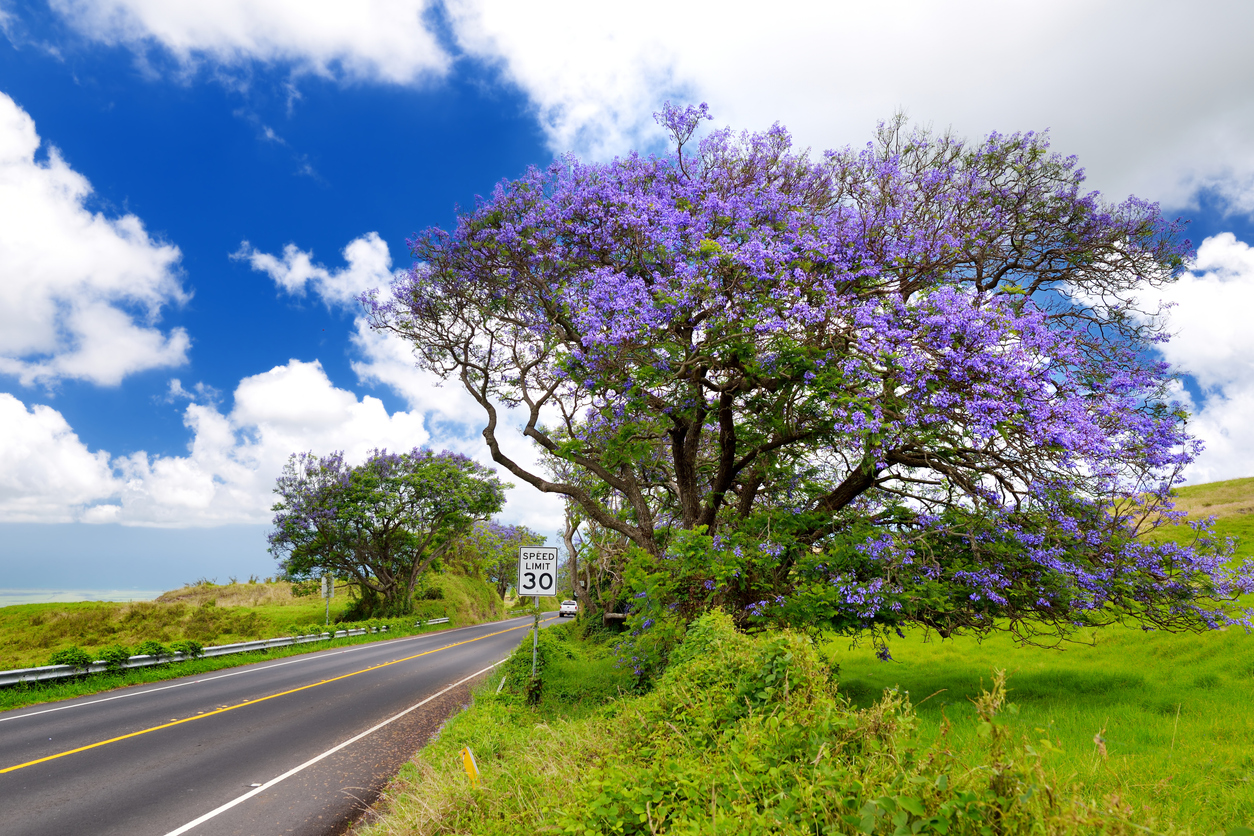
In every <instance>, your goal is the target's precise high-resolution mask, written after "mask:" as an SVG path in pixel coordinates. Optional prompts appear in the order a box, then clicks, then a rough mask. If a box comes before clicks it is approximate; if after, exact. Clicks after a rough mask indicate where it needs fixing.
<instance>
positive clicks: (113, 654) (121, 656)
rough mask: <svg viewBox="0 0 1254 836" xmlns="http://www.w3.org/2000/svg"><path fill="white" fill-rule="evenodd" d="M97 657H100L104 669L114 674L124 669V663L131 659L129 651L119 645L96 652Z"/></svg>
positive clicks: (112, 645)
mask: <svg viewBox="0 0 1254 836" xmlns="http://www.w3.org/2000/svg"><path fill="white" fill-rule="evenodd" d="M97 655H98V656H99V657H100V661H102V662H104V663H105V669H106V670H110V671H114V672H116V671H120V670H122V669H123V668H125V667H126V663H127V662H129V661H130V659H131V651H129V650H127V649H126V648H125V647H123V646H122V645H120V644H111V645H109V646H108V647H106V648H104V649H103V650H100V651H98V653H97Z"/></svg>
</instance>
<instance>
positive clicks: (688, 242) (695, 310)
mask: <svg viewBox="0 0 1254 836" xmlns="http://www.w3.org/2000/svg"><path fill="white" fill-rule="evenodd" d="M706 116H707V114H706V111H705V107H704V105H703V106H701V107H699V108H676V107H671V106H669V105H668V106H667V108H666V109H665V110H664V111H663V112H662V113H661V114H659V115H658V117H659V121H660V122H661V123H662V124H663V125H664V126H665V127H666V128H667V129H668V130H669V131H670V133H671V136H672V139H673V144H674V151H673V153H671V154H669V155H667V156H662V157H646V156H641V155H636V154H632V155H630V156H627V157H625V158H620V159H615V160H614V161H613V162H610V163H605V164H600V163H583V162H580V161H578V160H577V159H575V158H573V157H569V156H568V157H562V158H560V159H558V160H557V161H556V162H554V163H553V164H552V165H551V166H550V167H548V168H547V169H545V170H539V169H532V170H530V171H528V172H527V173H526V175H525V176H523V177H522V178H521V179H518V180H514V181H507V182H502V183H501V184H500V185H498V186H497V188H496V190H495V192H494V193H493V195H492V196H491V198H490V199H486V200H481V201H480V202H479V204H478V205H477V207H476V208H475V209H474V211H472V212H468V213H465V214H463V215H461V216H460V217H459V219H458V222H457V226H456V229H454V230H453V231H452V232H447V231H444V230H440V229H432V230H429V231H427V232H426V233H424V234H422V235H420V236H418V237H417V238H416V239H415V240H413V241H411V242H410V245H411V249H412V253H413V255H414V257H415V259H416V264H415V266H414V268H413V269H412V270H411V271H409V272H408V274H406V275H404V276H403V277H402V278H400V279H398V280H397V281H396V282H395V283H394V285H393V287H392V288H391V291H390V293H388V294H383V295H380V294H379V293H370V294H366V296H364V297H363V301H364V303H365V304H366V305H367V309H368V312H369V315H370V317H371V319H372V323H373V325H374V327H376V328H378V329H384V330H387V331H391V332H393V333H395V334H398V335H400V336H401V337H403V338H405V339H407V340H408V341H410V342H411V343H412V344H413V346H414V350H415V353H416V355H417V358H418V362H419V365H420V366H422V367H423V368H425V369H428V370H430V371H433V372H435V373H436V374H437V375H439V376H440V377H442V378H445V379H454V380H458V381H460V383H461V384H462V385H463V386H464V387H465V388H466V390H467V391H468V392H469V393H470V394H471V395H472V396H473V397H474V398H475V399H476V400H477V401H478V403H479V405H480V406H481V407H482V409H483V412H484V416H485V424H486V426H485V428H484V431H483V435H484V438H485V439H486V441H487V444H488V447H489V448H490V450H491V453H492V456H493V459H494V460H495V461H496V462H498V463H500V464H501V465H503V466H504V467H505V468H506V469H508V470H509V471H510V472H511V473H512V474H514V475H515V476H516V477H517V478H519V479H521V480H523V481H525V482H527V483H528V484H531V485H533V486H535V487H536V488H538V489H540V490H541V491H546V492H550V493H557V494H561V495H564V496H565V497H567V499H568V501H570V502H572V503H574V504H576V505H577V506H578V508H579V510H580V512H581V513H582V514H583V515H584V516H585V517H586V519H587V520H588V521H589V522H590V524H594V525H596V526H598V527H600V528H601V529H604V530H606V531H611V532H615V533H616V534H617V535H618V536H620V537H622V538H623V539H624V540H626V541H629V542H630V543H633V544H634V545H635V546H636V547H637V548H638V550H640V551H641V552H642V553H643V554H645V555H648V556H650V559H651V560H652V561H653V570H654V571H653V576H655V577H665V578H668V579H669V580H668V583H669V584H670V586H669V587H668V589H669V592H668V593H667V594H668V595H669V596H670V597H671V598H672V603H674V604H677V605H679V606H681V607H696V606H707V605H717V606H723V607H728V608H730V609H732V610H733V611H734V612H736V613H738V614H739V615H740V616H741V617H742V618H752V617H755V616H760V617H768V616H780V615H782V616H784V617H787V618H794V619H798V620H805V621H808V622H811V623H814V622H816V621H817V622H822V623H827V624H831V625H833V626H836V627H838V628H842V629H849V630H860V629H866V628H868V627H872V628H875V627H879V628H880V629H884V628H886V627H890V626H892V625H894V624H897V623H899V622H903V621H914V622H921V623H923V624H927V625H931V626H933V627H935V628H936V629H938V630H940V631H941V632H942V634H945V635H948V634H949V633H950V632H952V631H954V630H959V629H974V630H984V629H990V628H991V627H993V626H994V625H1000V626H1010V627H1011V628H1012V629H1015V630H1018V631H1020V632H1021V633H1024V634H1032V633H1034V632H1036V631H1037V630H1039V629H1040V627H1041V626H1042V625H1044V626H1046V627H1047V628H1048V629H1049V630H1051V631H1054V632H1064V633H1065V632H1066V631H1067V630H1068V629H1070V628H1072V627H1074V626H1075V625H1082V624H1094V623H1104V622H1106V621H1110V620H1112V619H1120V618H1131V619H1134V620H1136V621H1138V622H1141V623H1144V624H1147V625H1154V626H1158V627H1162V628H1167V629H1185V628H1200V627H1208V626H1215V625H1217V624H1219V623H1226V622H1227V620H1228V619H1229V618H1230V617H1231V610H1230V609H1229V608H1228V607H1227V606H1226V604H1225V602H1226V601H1229V600H1231V599H1232V598H1234V597H1235V596H1236V595H1237V594H1239V593H1240V592H1241V591H1243V590H1244V591H1248V590H1250V589H1251V588H1252V581H1251V578H1252V577H1254V568H1252V567H1251V566H1250V565H1249V564H1246V565H1244V566H1241V567H1235V568H1233V567H1229V566H1228V559H1229V556H1230V550H1229V549H1228V548H1227V547H1226V546H1225V544H1223V543H1217V542H1215V541H1214V540H1213V538H1210V537H1208V536H1207V534H1206V531H1205V530H1204V529H1202V530H1200V531H1199V533H1198V534H1199V536H1198V538H1197V540H1196V542H1194V543H1193V544H1192V545H1191V546H1188V547H1182V546H1176V545H1164V544H1161V543H1156V542H1151V541H1148V540H1147V539H1146V538H1145V537H1144V536H1143V535H1144V534H1145V532H1146V531H1147V530H1149V529H1151V528H1153V527H1156V526H1159V525H1162V524H1164V523H1171V522H1178V515H1175V516H1173V514H1172V512H1171V510H1170V509H1171V503H1170V498H1169V496H1170V490H1171V488H1172V486H1173V484H1174V483H1175V482H1176V481H1177V480H1178V477H1179V473H1180V471H1181V469H1182V468H1183V467H1184V466H1185V465H1187V464H1188V462H1190V461H1191V460H1192V459H1193V457H1194V456H1195V455H1196V454H1197V452H1198V450H1199V449H1200V448H1199V444H1198V443H1197V442H1196V441H1195V440H1194V439H1192V438H1191V437H1190V436H1189V435H1188V434H1187V432H1186V428H1185V421H1186V417H1187V416H1186V415H1185V413H1184V412H1183V410H1182V409H1181V408H1180V407H1179V406H1178V405H1177V404H1175V403H1173V402H1171V400H1170V394H1171V387H1172V384H1173V380H1172V376H1171V373H1170V371H1169V369H1168V368H1167V367H1166V366H1165V365H1164V364H1162V363H1160V362H1159V361H1158V360H1157V359H1156V358H1155V354H1154V351H1153V348H1154V345H1155V343H1156V342H1157V341H1159V340H1161V339H1163V331H1162V327H1163V326H1162V321H1161V319H1160V318H1159V317H1158V316H1157V315H1156V314H1157V312H1156V311H1152V310H1151V311H1142V310H1139V309H1138V306H1137V302H1138V299H1139V298H1142V297H1143V296H1144V295H1145V294H1146V292H1147V291H1150V290H1152V289H1153V288H1157V287H1160V286H1162V285H1164V284H1167V283H1170V282H1172V281H1174V280H1175V279H1176V277H1177V276H1178V274H1179V273H1180V272H1181V271H1182V270H1183V269H1184V266H1185V264H1186V260H1187V258H1188V256H1189V253H1190V249H1189V243H1188V241H1186V240H1183V239H1182V237H1181V232H1182V230H1181V226H1180V224H1179V223H1174V222H1168V221H1164V220H1163V219H1162V217H1161V216H1160V214H1159V210H1158V207H1157V206H1156V205H1154V204H1151V203H1146V202H1144V201H1141V200H1138V199H1136V198H1129V199H1128V200H1126V201H1124V202H1122V203H1118V204H1108V203H1105V202H1104V201H1103V200H1102V199H1101V198H1100V196H1099V195H1097V194H1096V193H1092V192H1085V191H1083V189H1082V186H1083V180H1084V176H1083V171H1082V170H1081V169H1080V168H1078V166H1077V164H1076V161H1075V160H1074V158H1070V157H1063V156H1060V155H1058V154H1056V153H1052V152H1051V151H1050V150H1049V147H1048V143H1047V141H1046V138H1045V137H1044V136H1041V135H1037V134H1031V133H1028V134H1012V135H1002V134H992V135H990V136H988V137H987V138H985V139H984V140H983V141H980V142H976V143H969V142H966V141H963V140H961V139H957V138H954V137H952V136H936V135H930V134H928V133H926V132H919V131H910V130H908V129H907V127H906V126H905V125H904V123H903V121H902V120H900V119H899V120H896V121H893V122H891V123H889V124H886V125H884V126H882V127H881V129H880V131H879V133H878V135H877V138H876V140H875V141H874V142H872V143H869V144H868V145H867V146H866V147H865V148H861V149H847V150H843V151H830V152H827V153H825V154H822V155H821V156H817V157H816V156H812V155H809V154H808V153H804V152H797V151H794V150H793V148H792V146H791V141H790V138H789V135H788V133H787V132H786V131H785V130H784V129H783V128H781V127H778V126H776V127H775V128H773V129H771V130H769V131H767V132H765V133H760V134H740V135H737V134H734V133H732V132H731V131H729V130H721V131H713V132H711V133H709V134H708V135H707V136H706V137H705V138H704V139H702V140H701V141H700V142H699V143H695V146H696V147H695V150H694V149H693V147H692V146H693V145H694V142H693V141H692V139H693V136H694V132H695V130H696V128H697V126H698V124H699V122H700V120H701V119H702V118H705V117H706ZM502 405H504V406H509V407H515V408H519V409H520V410H521V413H522V415H523V418H524V420H525V428H524V433H525V435H526V436H527V437H529V438H530V439H531V440H532V441H533V442H534V443H535V444H537V445H539V447H540V448H541V449H542V451H543V452H544V453H545V455H546V456H547V458H548V459H549V460H550V461H551V462H552V461H556V462H558V465H557V466H550V467H548V468H546V469H537V468H535V467H528V466H527V465H526V464H524V463H523V462H521V461H520V460H519V459H517V458H516V457H514V456H511V455H509V454H508V453H507V452H506V451H505V450H503V448H502V446H501V444H500V443H499V438H498V435H499V432H500V417H499V415H498V409H499V407H500V406H502ZM681 535H682V536H681ZM702 538H704V539H702ZM668 561H669V562H668ZM681 564H682V570H681V569H680V568H679V567H680V566H681ZM648 574H649V573H648V572H646V573H645V576H648Z"/></svg>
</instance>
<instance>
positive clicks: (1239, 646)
mask: <svg viewBox="0 0 1254 836" xmlns="http://www.w3.org/2000/svg"><path fill="white" fill-rule="evenodd" d="M1179 499H1180V503H1179V504H1180V507H1181V508H1182V509H1183V510H1186V511H1189V512H1190V514H1191V517H1197V516H1199V515H1208V514H1214V515H1215V516H1216V517H1217V521H1216V526H1215V528H1216V533H1217V534H1219V535H1221V536H1233V537H1236V538H1238V541H1237V544H1236V549H1235V555H1234V558H1233V559H1234V560H1241V559H1243V558H1245V557H1247V556H1249V555H1251V554H1254V537H1250V536H1249V534H1248V533H1247V530H1248V527H1249V526H1250V524H1251V523H1254V513H1250V511H1249V509H1254V479H1242V480H1234V481H1231V482H1221V483H1214V484H1210V485H1199V486H1192V487H1187V488H1182V489H1180V490H1179ZM1178 530H1179V529H1159V532H1158V533H1157V536H1170V534H1171V532H1175V531H1178ZM1250 533H1254V532H1250ZM1241 603H1244V604H1250V603H1254V602H1252V601H1250V600H1249V597H1248V596H1247V598H1246V599H1244V600H1243V601H1242V602H1241ZM721 618H723V617H721V616H707V617H705V620H702V621H698V622H696V624H698V625H699V626H698V627H697V628H695V629H696V632H695V634H694V632H693V630H694V628H692V627H689V632H688V634H687V638H686V639H685V641H684V642H683V643H682V644H680V645H679V646H678V649H676V650H674V651H673V652H672V653H671V655H670V658H669V667H667V668H666V669H665V671H664V672H663V673H662V674H661V675H660V676H659V677H658V678H657V679H656V680H654V684H653V685H652V686H651V688H650V687H646V688H645V689H643V690H646V691H647V693H645V694H643V695H642V694H640V693H639V691H640V690H642V689H641V688H640V680H639V677H638V676H637V675H636V674H635V672H634V671H633V666H632V663H631V660H630V658H629V657H625V656H623V655H622V654H623V651H624V650H626V649H628V648H629V647H632V646H633V645H630V644H628V643H625V642H624V639H630V635H629V634H610V633H608V632H606V631H604V630H603V629H602V628H601V627H600V626H599V624H595V623H593V622H591V621H590V620H588V619H587V618H586V617H585V618H581V619H580V621H578V622H577V623H574V624H569V625H566V626H565V627H561V628H557V629H552V628H551V629H549V630H545V631H544V632H542V633H541V635H540V656H541V686H540V689H539V697H538V700H533V699H532V698H531V696H530V695H529V693H528V689H527V683H528V678H529V676H530V664H531V660H530V644H531V643H530V641H524V642H523V644H522V646H521V647H520V650H519V652H518V653H517V654H515V656H514V657H512V658H511V660H510V662H509V663H507V664H506V665H504V666H502V668H501V669H498V672H497V673H494V674H492V675H491V676H490V677H489V678H488V679H487V681H486V682H484V683H483V685H482V686H481V687H480V689H479V690H478V691H477V693H476V695H475V700H474V704H473V707H472V708H471V709H470V710H468V711H466V712H464V713H462V714H460V715H458V716H456V717H455V718H453V719H452V720H451V721H450V722H449V723H448V724H447V725H446V726H445V727H444V729H443V730H442V732H441V734H440V736H439V738H438V739H437V740H436V741H434V742H433V743H432V744H430V745H429V746H427V747H426V748H424V749H423V750H422V751H421V752H419V753H418V755H417V756H416V758H415V759H414V761H413V762H412V763H411V764H408V765H407V766H406V767H405V768H404V769H403V770H402V771H401V773H400V775H399V776H398V778H397V779H396V781H395V782H394V783H393V785H392V787H391V788H390V789H389V791H388V792H387V793H385V795H384V798H383V799H382V800H381V814H380V815H379V816H377V817H372V818H369V819H367V820H366V821H365V822H364V823H363V824H362V826H361V827H360V828H359V830H358V831H356V833H357V836H401V834H404V836H418V835H419V834H435V833H485V834H486V833H516V832H553V833H577V834H584V833H597V834H601V833H606V834H609V833H624V834H630V833H641V834H651V833H697V832H700V833H750V832H752V833H793V832H796V833H815V832H831V833H850V834H853V833H872V832H874V833H906V832H911V833H932V832H946V831H945V830H944V829H943V828H944V827H948V828H949V829H948V833H967V832H970V833H987V832H1000V833H1015V832H1041V833H1070V832H1098V833H1100V832H1109V833H1129V834H1131V833H1191V834H1215V833H1232V834H1234V836H1235V834H1241V836H1249V834H1250V832H1251V831H1250V830H1247V829H1244V828H1249V827H1254V751H1251V748H1250V741H1251V740H1254V715H1251V714H1250V712H1249V711H1248V710H1247V708H1246V707H1247V706H1250V705H1254V636H1251V635H1250V634H1248V633H1247V632H1246V631H1245V630H1243V629H1241V628H1240V627H1230V628H1227V629H1221V630H1214V631H1208V632H1203V633H1166V632H1154V631H1145V630H1142V629H1139V628H1137V627H1124V626H1108V627H1103V628H1095V629H1091V630H1087V631H1084V632H1083V633H1080V634H1077V635H1075V636H1074V638H1075V639H1076V641H1074V642H1071V643H1068V644H1065V645H1063V646H1061V647H1059V648H1048V647H1038V646H1023V645H1019V644H1016V643H1015V641H1014V640H1013V637H1012V636H1010V635H1008V634H1004V633H1002V634H993V635H991V636H988V637H985V638H983V640H980V639H978V638H975V637H957V638H951V639H945V640H941V639H940V638H939V637H938V636H937V635H936V633H935V632H932V633H931V634H930V636H929V635H927V634H926V633H925V632H924V631H923V630H922V629H921V628H914V629H910V628H907V629H906V630H904V631H903V633H904V636H902V637H894V638H892V640H891V641H890V642H889V643H888V644H887V650H888V655H889V656H890V657H891V658H890V660H888V661H886V660H884V659H883V658H882V655H883V654H882V650H883V648H882V647H877V646H876V645H874V644H872V643H870V642H867V641H863V642H861V643H858V644H852V645H851V642H850V640H849V638H847V637H834V636H833V635H832V634H830V633H827V634H815V635H812V636H811V637H809V638H806V637H803V636H802V635H799V634H795V633H790V632H787V631H777V630H765V631H761V632H758V633H756V634H753V635H746V634H744V633H738V632H735V631H732V630H730V628H729V627H728V622H726V621H725V620H720V619H721ZM694 635H695V636H696V638H695V640H694V638H693V636H694ZM790 656H791V658H788V657H790ZM999 671H1004V676H1005V678H1004V680H1003V679H1001V678H1000V675H999V673H998V672H999ZM502 676H503V677H504V680H505V681H504V684H503V687H501V689H500V691H499V693H498V691H497V686H498V685H501V684H502V683H501V679H502ZM785 689H787V691H788V696H787V697H785V696H784V693H783V692H784V690H785ZM763 695H764V696H763ZM733 704H734V705H733ZM467 746H468V747H469V748H470V749H471V750H472V751H473V752H474V755H475V758H476V760H477V762H478V765H479V769H480V772H481V781H482V786H481V788H480V789H477V790H476V789H474V788H472V787H471V786H470V783H469V781H468V779H467V776H466V775H465V773H464V772H463V771H462V761H461V758H460V754H459V753H460V751H461V749H462V748H463V747H467ZM824 747H825V748H824ZM820 748H822V750H823V753H822V755H821V756H820V752H819V749H820ZM816 761H817V763H816ZM825 763H826V767H824V764H825ZM829 770H830V771H829ZM942 775H943V776H945V778H944V783H945V786H946V789H942V788H941V776H942ZM1011 787H1013V788H1015V789H1014V790H1011V789H1009V788H1011ZM851 788H854V789H855V790H856V791H854V790H851ZM1029 789H1031V792H1028V790H1029ZM1015 793H1017V794H1015ZM1012 796H1013V797H1012ZM1025 796H1030V797H1028V798H1026V800H1025V799H1024V797H1025ZM916 802H917V805H918V806H917V807H916ZM964 805H965V806H964ZM999 805H1000V806H999ZM1007 805H1008V806H1007ZM918 809H922V810H923V813H919V812H917V811H918ZM977 812H978V815H977V814H976V813H977ZM946 817H948V818H946ZM994 822H996V823H999V825H1000V829H997V827H994V829H993V830H985V829H982V828H987V827H990V826H993V824H994ZM902 823H904V826H905V829H904V830H901V829H899V825H901V824H902Z"/></svg>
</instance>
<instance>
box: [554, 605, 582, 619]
mask: <svg viewBox="0 0 1254 836" xmlns="http://www.w3.org/2000/svg"><path fill="white" fill-rule="evenodd" d="M568 615H569V616H571V617H574V616H576V615H579V602H578V601H563V602H562V606H561V607H559V608H558V610H557V617H558V618H565V617H566V616H568Z"/></svg>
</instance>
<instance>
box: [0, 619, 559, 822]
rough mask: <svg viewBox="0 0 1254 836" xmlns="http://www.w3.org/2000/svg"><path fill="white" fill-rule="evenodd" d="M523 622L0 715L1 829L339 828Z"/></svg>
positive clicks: (459, 700)
mask: <svg viewBox="0 0 1254 836" xmlns="http://www.w3.org/2000/svg"><path fill="white" fill-rule="evenodd" d="M542 620H543V622H544V623H545V624H551V623H553V622H554V621H555V620H556V619H555V618H554V614H552V613H550V614H547V615H546V616H544V617H543V619H542ZM530 625H531V617H530V616H525V617H520V618H513V619H508V620H506V621H501V622H495V623H493V624H481V625H478V626H475V627H464V628H460V629H457V630H448V631H444V632H440V633H428V634H426V635H421V636H410V637H405V638H400V639H391V640H388V641H382V642H374V643H371V644H361V645H355V646H352V647H346V648H339V649H332V650H325V651H321V652H317V653H310V654H306V655H302V656H293V657H290V658H287V659H279V660H274V661H270V662H258V663H255V664H252V665H246V666H243V667H239V668H230V669H227V670H222V671H216V672H214V673H209V674H203V675H198V676H191V677H186V678H183V679H177V680H170V681H167V682H160V683H153V684H151V685H139V686H134V687H132V688H125V689H122V690H118V691H112V692H108V693H104V694H97V695H94V696H90V697H81V698H78V699H74V700H66V701H64V702H60V703H47V704H44V705H35V706H30V707H27V708H22V709H17V710H14V711H7V712H3V713H0V835H2V836H10V835H11V836H88V834H90V836H110V834H119V835H120V834H126V836H175V835H176V834H183V833H188V834H193V836H207V834H214V836H217V834H224V835H225V834H241V836H262V834H294V835H295V836H326V834H336V833H342V832H343V831H344V830H345V829H347V827H348V826H349V825H350V824H351V822H352V821H353V820H355V819H356V818H357V817H358V816H359V815H360V814H361V812H362V810H363V809H365V808H366V807H368V806H369V805H370V804H371V803H372V802H373V801H374V799H375V797H376V796H377V795H378V792H379V790H380V788H381V787H382V785H383V784H384V783H385V782H386V781H387V780H388V779H390V778H391V777H392V776H393V775H394V774H395V773H396V770H397V769H399V768H400V765H401V764H402V763H404V762H405V761H406V760H408V759H409V758H411V757H412V756H413V754H414V752H415V751H416V750H417V749H418V748H420V747H421V746H422V745H423V744H424V743H426V742H427V741H428V740H429V739H430V738H431V735H432V734H434V733H435V732H436V730H438V729H439V727H440V725H441V723H443V721H444V719H445V718H446V717H447V716H448V714H449V713H450V712H451V711H453V710H455V709H457V708H458V707H460V706H462V705H464V704H465V703H466V702H467V701H468V696H469V687H470V685H471V684H472V683H473V681H474V680H476V679H477V678H478V677H482V676H488V675H491V668H492V666H493V665H495V664H497V663H499V662H500V661H502V660H504V659H505V658H506V657H507V656H508V655H509V653H510V652H511V651H512V650H513V649H514V648H515V647H517V646H518V643H519V641H521V640H522V639H523V638H525V637H526V636H528V635H529V631H528V628H529V627H530Z"/></svg>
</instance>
